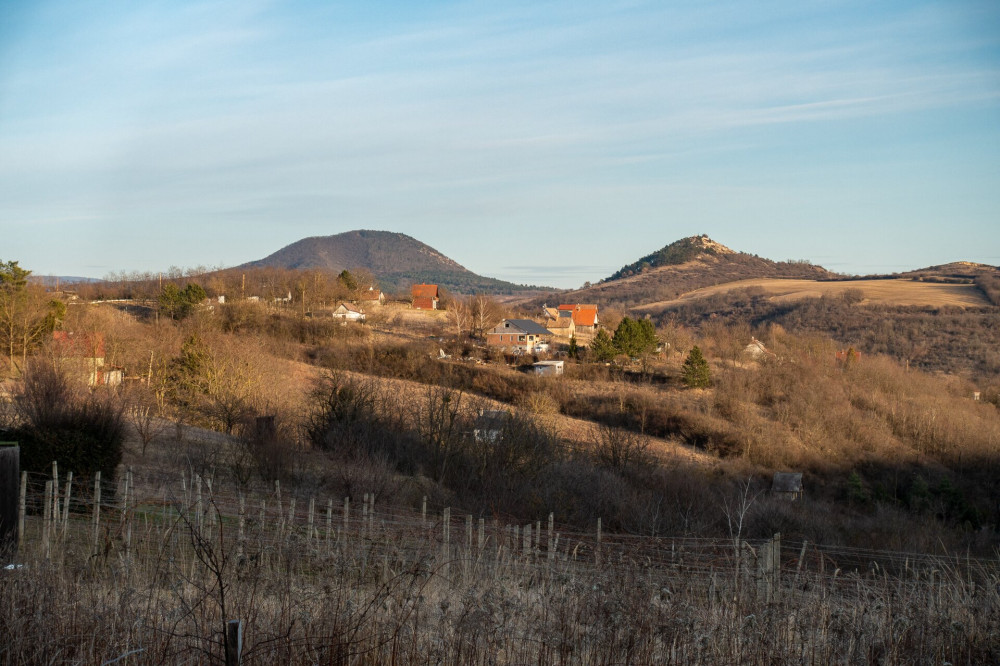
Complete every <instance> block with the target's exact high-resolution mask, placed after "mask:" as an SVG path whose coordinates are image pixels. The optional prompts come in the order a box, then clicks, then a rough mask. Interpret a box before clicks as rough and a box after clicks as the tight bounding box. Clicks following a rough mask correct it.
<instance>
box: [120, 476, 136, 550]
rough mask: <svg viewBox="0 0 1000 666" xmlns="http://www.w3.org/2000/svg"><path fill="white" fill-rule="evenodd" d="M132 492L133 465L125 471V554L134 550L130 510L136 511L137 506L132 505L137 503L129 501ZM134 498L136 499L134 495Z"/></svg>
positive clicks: (123, 510)
mask: <svg viewBox="0 0 1000 666" xmlns="http://www.w3.org/2000/svg"><path fill="white" fill-rule="evenodd" d="M130 492H132V468H131V467H129V468H128V471H126V472H125V503H124V504H123V505H122V506H123V508H122V516H123V517H124V518H125V521H126V523H125V554H126V555H129V554H130V553H131V552H132V514H131V513H130V510H131V511H132V512H134V511H135V507H134V506H132V504H135V502H134V501H133V502H132V504H130V503H129V493H130ZM132 499H133V500H135V498H134V497H133V498H132Z"/></svg>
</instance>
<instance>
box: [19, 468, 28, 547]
mask: <svg viewBox="0 0 1000 666" xmlns="http://www.w3.org/2000/svg"><path fill="white" fill-rule="evenodd" d="M27 510H28V473H27V472H21V501H20V507H19V508H18V511H17V547H18V549H20V548H21V547H22V546H23V545H24V514H25V513H26V512H27Z"/></svg>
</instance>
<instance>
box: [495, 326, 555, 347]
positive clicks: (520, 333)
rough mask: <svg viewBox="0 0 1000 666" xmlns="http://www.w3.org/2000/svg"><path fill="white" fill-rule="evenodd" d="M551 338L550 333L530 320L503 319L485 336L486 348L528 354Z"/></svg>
mask: <svg viewBox="0 0 1000 666" xmlns="http://www.w3.org/2000/svg"><path fill="white" fill-rule="evenodd" d="M551 338H552V331H550V330H549V329H547V328H545V327H544V326H542V325H541V324H537V323H535V322H533V321H531V320H530V319H504V320H503V321H502V322H500V323H499V324H497V325H496V327H494V328H493V329H492V330H491V331H489V332H488V333H487V334H486V346H487V347H503V348H507V349H511V350H514V351H520V352H525V353H529V354H530V353H531V352H533V351H534V350H535V346H536V345H539V344H541V343H543V342H548V341H549V340H550V339H551Z"/></svg>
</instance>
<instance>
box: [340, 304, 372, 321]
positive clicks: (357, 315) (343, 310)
mask: <svg viewBox="0 0 1000 666" xmlns="http://www.w3.org/2000/svg"><path fill="white" fill-rule="evenodd" d="M333 318H334V319H340V320H341V321H364V320H365V313H364V311H363V310H362V309H361V308H359V307H358V306H356V305H354V304H352V303H341V304H340V305H338V306H337V309H336V310H334V311H333Z"/></svg>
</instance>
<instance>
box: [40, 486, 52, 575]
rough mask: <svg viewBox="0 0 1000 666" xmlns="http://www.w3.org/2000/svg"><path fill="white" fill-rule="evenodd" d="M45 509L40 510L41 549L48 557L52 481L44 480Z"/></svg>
mask: <svg viewBox="0 0 1000 666" xmlns="http://www.w3.org/2000/svg"><path fill="white" fill-rule="evenodd" d="M44 501H45V509H44V510H43V512H42V551H43V552H44V554H45V559H49V530H50V528H51V522H52V482H51V481H46V482H45V500H44Z"/></svg>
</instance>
